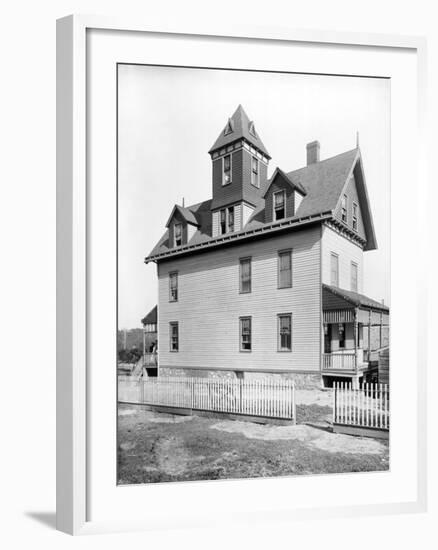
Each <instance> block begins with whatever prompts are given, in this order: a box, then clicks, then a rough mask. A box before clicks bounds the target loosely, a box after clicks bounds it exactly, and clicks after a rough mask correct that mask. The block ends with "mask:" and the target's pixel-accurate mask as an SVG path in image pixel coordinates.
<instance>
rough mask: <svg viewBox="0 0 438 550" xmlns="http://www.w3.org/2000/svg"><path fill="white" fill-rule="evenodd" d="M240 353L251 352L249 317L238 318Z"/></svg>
mask: <svg viewBox="0 0 438 550" xmlns="http://www.w3.org/2000/svg"><path fill="white" fill-rule="evenodd" d="M240 351H251V317H240Z"/></svg>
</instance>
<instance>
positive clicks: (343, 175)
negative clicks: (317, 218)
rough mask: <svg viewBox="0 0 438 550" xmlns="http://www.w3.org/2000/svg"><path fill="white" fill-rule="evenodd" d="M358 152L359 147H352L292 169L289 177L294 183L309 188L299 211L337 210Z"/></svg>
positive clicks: (299, 213) (307, 213) (302, 214)
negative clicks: (297, 168) (338, 153)
mask: <svg viewBox="0 0 438 550" xmlns="http://www.w3.org/2000/svg"><path fill="white" fill-rule="evenodd" d="M356 156H357V149H352V150H351V151H347V152H346V153H341V154H340V155H336V156H335V157H331V158H328V159H325V160H321V161H320V162H315V163H313V164H309V165H308V166H304V167H303V168H300V169H299V170H294V171H293V172H288V173H287V176H288V177H289V179H290V180H292V182H293V183H294V184H298V183H300V184H301V186H302V187H304V189H305V190H306V192H307V193H306V197H305V198H304V199H303V200H302V201H301V204H300V206H299V208H298V211H297V212H296V214H297V215H300V216H308V215H311V214H314V213H315V212H321V211H323V210H334V209H335V208H336V205H337V204H338V200H339V198H340V196H341V192H342V189H343V188H344V185H345V183H346V181H347V179H348V176H349V174H350V172H351V170H352V169H353V164H354V161H355V160H356Z"/></svg>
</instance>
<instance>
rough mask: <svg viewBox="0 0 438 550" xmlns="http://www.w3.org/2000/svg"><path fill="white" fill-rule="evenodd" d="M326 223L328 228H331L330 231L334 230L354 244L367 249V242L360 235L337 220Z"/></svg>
mask: <svg viewBox="0 0 438 550" xmlns="http://www.w3.org/2000/svg"><path fill="white" fill-rule="evenodd" d="M324 223H325V225H326V226H327V227H330V229H333V231H336V232H337V233H339V234H340V235H343V236H344V237H347V238H348V239H350V240H351V241H353V242H356V243H357V244H358V245H359V246H361V247H362V248H365V246H366V244H367V241H366V240H365V239H363V238H362V237H361V236H360V235H358V234H357V233H356V232H355V231H353V230H352V229H350V228H349V227H347V226H346V225H344V224H343V223H342V222H340V221H339V220H337V219H336V218H332V219H330V220H327V221H325V222H324Z"/></svg>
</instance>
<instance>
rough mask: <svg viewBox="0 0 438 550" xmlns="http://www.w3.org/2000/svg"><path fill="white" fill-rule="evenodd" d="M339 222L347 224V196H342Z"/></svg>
mask: <svg viewBox="0 0 438 550" xmlns="http://www.w3.org/2000/svg"><path fill="white" fill-rule="evenodd" d="M341 220H342V221H343V222H344V223H347V195H343V196H342V203H341Z"/></svg>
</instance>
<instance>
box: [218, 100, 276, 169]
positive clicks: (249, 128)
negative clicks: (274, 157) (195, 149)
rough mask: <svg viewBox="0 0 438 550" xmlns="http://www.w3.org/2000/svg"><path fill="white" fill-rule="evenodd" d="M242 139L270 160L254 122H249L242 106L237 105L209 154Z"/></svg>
mask: <svg viewBox="0 0 438 550" xmlns="http://www.w3.org/2000/svg"><path fill="white" fill-rule="evenodd" d="M242 138H243V139H245V140H246V141H247V142H248V143H251V144H252V145H254V147H256V148H257V149H258V150H259V151H261V152H262V153H264V154H265V155H266V156H267V157H269V158H271V156H270V154H269V153H268V151H267V149H266V147H265V146H264V145H263V142H262V140H261V139H260V136H259V135H258V133H257V131H256V129H255V125H254V122H253V121H251V120H249V117H248V115H247V114H246V113H245V110H244V109H243V107H242V105H239V106H238V107H237V109H236V111H235V112H234V114H233V116H232V117H231V118H229V119H228V122H227V124H226V125H225V128H224V129H223V130H222V132H221V133H220V134H219V137H218V138H217V140H216V141H215V142H214V144H213V146H212V147H211V149H210V150H209V153H212V152H213V151H215V150H216V149H220V148H221V147H224V146H225V145H229V144H230V143H233V142H234V141H236V140H238V139H242Z"/></svg>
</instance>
